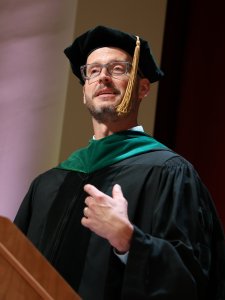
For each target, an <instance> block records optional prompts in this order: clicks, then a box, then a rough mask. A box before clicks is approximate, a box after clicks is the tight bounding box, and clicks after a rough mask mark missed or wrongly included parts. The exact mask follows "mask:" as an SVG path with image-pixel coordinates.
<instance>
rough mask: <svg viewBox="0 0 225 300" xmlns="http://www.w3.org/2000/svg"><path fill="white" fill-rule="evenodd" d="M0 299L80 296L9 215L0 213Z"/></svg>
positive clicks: (71, 299) (70, 298)
mask: <svg viewBox="0 0 225 300" xmlns="http://www.w3.org/2000/svg"><path fill="white" fill-rule="evenodd" d="M0 299H1V300H3V299H4V300H25V299H26V300H27V299H28V300H36V299H46V300H53V299H54V300H55V299H60V300H61V299H63V300H64V299H66V300H81V298H80V297H79V296H78V295H77V294H76V293H75V291H74V290H73V289H72V288H71V287H70V286H69V285H68V284H67V283H66V281H65V280H64V279H63V278H62V277H61V276H60V275H59V273H57V271H56V270H55V269H54V268H53V267H52V266H51V265H50V264H49V262H48V261H47V260H46V259H45V258H44V257H43V256H42V254H41V253H40V252H39V251H38V250H37V249H36V248H35V247H34V246H33V244H32V243H31V242H30V241H29V240H28V239H27V238H26V237H25V236H24V235H23V233H22V232H21V231H20V230H19V229H18V228H17V227H16V225H14V224H13V223H12V222H11V221H10V220H9V219H7V218H5V217H0Z"/></svg>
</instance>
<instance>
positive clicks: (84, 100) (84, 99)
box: [83, 86, 86, 104]
mask: <svg viewBox="0 0 225 300" xmlns="http://www.w3.org/2000/svg"><path fill="white" fill-rule="evenodd" d="M84 90H85V88H84V86H83V103H84V104H86V98H85V91H84Z"/></svg>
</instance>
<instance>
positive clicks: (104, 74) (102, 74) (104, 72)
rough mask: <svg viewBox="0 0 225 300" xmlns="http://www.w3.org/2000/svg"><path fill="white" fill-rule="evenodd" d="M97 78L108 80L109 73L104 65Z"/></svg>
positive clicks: (109, 78) (109, 77)
mask: <svg viewBox="0 0 225 300" xmlns="http://www.w3.org/2000/svg"><path fill="white" fill-rule="evenodd" d="M99 80H100V81H110V80H111V75H110V74H109V72H108V70H107V68H106V66H104V67H103V68H102V69H101V72H100V74H99Z"/></svg>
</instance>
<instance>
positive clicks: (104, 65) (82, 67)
mask: <svg viewBox="0 0 225 300" xmlns="http://www.w3.org/2000/svg"><path fill="white" fill-rule="evenodd" d="M113 63H118V64H119V63H125V66H126V69H125V72H124V73H122V74H111V72H110V71H109V69H108V66H109V65H110V64H113ZM88 65H89V66H90V65H98V66H100V67H101V68H100V71H99V73H98V74H97V75H95V76H94V77H88V76H86V75H85V74H84V69H85V67H87V66H88ZM128 67H131V68H132V64H131V63H130V62H129V61H111V62H109V63H107V64H99V63H92V64H86V65H83V66H81V67H80V71H81V75H82V77H83V79H84V80H91V79H94V78H96V77H98V76H99V75H100V74H101V72H102V69H103V68H106V70H107V72H108V74H109V75H110V76H112V77H114V78H115V76H122V75H126V74H128V73H129V71H130V70H129V68H128ZM131 68H130V69H131Z"/></svg>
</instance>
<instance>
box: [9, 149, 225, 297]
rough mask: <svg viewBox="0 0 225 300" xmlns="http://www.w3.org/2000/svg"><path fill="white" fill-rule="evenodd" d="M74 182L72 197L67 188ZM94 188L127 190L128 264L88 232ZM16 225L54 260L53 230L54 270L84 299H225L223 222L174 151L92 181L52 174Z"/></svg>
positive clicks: (38, 183)
mask: <svg viewBox="0 0 225 300" xmlns="http://www.w3.org/2000/svg"><path fill="white" fill-rule="evenodd" d="M69 182H70V185H71V187H69V188H68V189H69V192H68V191H67V192H66V193H67V197H68V199H67V197H66V198H65V199H64V197H63V194H64V193H63V194H62V190H63V189H64V188H65V187H66V186H67V184H68V183H69ZM87 182H88V183H91V184H94V185H95V186H96V187H97V188H99V189H100V190H101V191H103V192H104V193H106V194H108V195H111V191H112V187H113V185H114V184H115V183H118V184H120V185H121V187H122V190H123V193H124V196H125V198H126V199H127V200H128V215H129V219H130V220H131V222H132V223H133V224H134V226H135V230H134V234H133V238H132V241H131V247H130V251H129V255H128V261H127V264H126V265H124V264H123V263H122V262H121V261H120V260H119V259H118V257H117V256H115V254H114V253H113V252H112V249H111V247H110V245H109V243H108V242H107V241H106V240H105V239H103V238H101V237H98V236H96V235H94V234H92V233H90V232H89V234H90V236H89V237H88V235H87V232H85V231H84V230H83V229H82V228H81V227H80V218H81V210H82V207H83V206H82V203H83V201H84V198H85V194H84V192H83V185H84V184H85V183H87ZM63 186H64V187H63ZM66 189H67V188H66ZM43 190H44V191H43ZM60 194H61V196H59V195H60ZM74 199H76V201H74ZM59 200H60V202H61V203H60V204H59V203H58V204H57V202H58V201H59ZM72 202H73V203H74V204H73V205H72V204H70V203H72ZM62 203H65V204H64V205H65V207H64V205H62ZM78 203H80V204H79V205H80V206H79V205H78ZM61 205H62V206H61ZM70 205H71V206H72V208H71V210H70V213H69V214H68V216H67V217H65V214H64V212H65V211H67V208H66V207H68V206H70ZM56 207H58V208H59V211H57V210H56ZM60 211H61V213H60ZM54 212H55V213H56V214H57V215H58V216H57V218H55V217H54ZM52 216H53V217H52ZM57 219H58V220H59V223H64V225H63V232H62V233H61V237H59V236H58V235H57V234H56V232H57V230H58V225H57ZM15 223H16V224H17V225H18V227H19V228H21V230H22V231H23V232H24V233H25V234H26V235H27V236H28V238H29V239H30V240H31V241H32V242H33V243H34V244H35V245H36V246H37V248H38V249H40V250H41V252H42V253H44V254H45V255H46V257H47V259H50V258H49V257H48V255H49V251H46V250H49V243H50V242H49V240H48V239H47V237H48V236H50V235H49V232H50V231H51V235H52V237H54V238H53V240H54V239H58V238H59V241H60V242H59V243H56V244H55V245H56V249H55V250H54V251H55V253H56V255H55V256H54V266H55V267H56V268H57V269H58V270H59V271H60V273H61V274H62V276H63V277H64V278H65V279H66V280H67V281H68V283H69V284H70V285H71V286H72V287H73V288H74V289H75V290H76V291H77V292H78V293H79V294H80V295H81V297H82V298H83V299H84V300H102V299H105V300H111V299H123V300H132V299H135V300H144V299H149V300H150V299H156V300H162V299H166V300H168V299H171V300H178V299H179V300H180V299H182V300H190V299H192V300H195V299H196V300H197V299H198V300H203V299H204V300H222V299H224V298H223V296H224V294H222V291H223V290H224V287H225V275H224V270H225V258H224V254H225V246H224V235H223V231H222V228H221V226H220V222H219V220H218V217H217V214H216V211H215V209H214V205H213V202H212V200H211V198H210V195H209V194H208V191H207V190H206V188H205V186H204V184H203V183H202V182H201V180H200V178H199V176H198V174H197V173H196V171H195V170H194V169H193V167H192V165H190V164H189V163H188V162H187V161H185V160H184V159H183V158H182V157H180V156H178V155H177V154H175V153H173V152H170V151H167V150H161V151H151V152H148V153H145V154H141V155H137V156H134V157H131V158H128V159H125V160H123V161H121V162H119V163H117V164H114V165H112V166H110V167H107V168H105V169H102V170H99V171H97V172H95V173H92V174H91V175H89V176H84V174H82V173H78V172H73V171H65V170H60V169H52V170H50V171H48V172H46V173H44V174H42V175H41V176H39V177H38V178H37V179H36V180H35V181H34V182H33V184H32V185H31V189H30V190H29V192H28V195H27V196H26V197H25V200H24V202H23V203H22V205H21V208H20V210H19V212H18V214H17V216H16V219H15ZM54 224H55V225H54ZM78 224H79V225H78ZM54 228H55V230H54ZM78 231H79V232H78ZM45 237H46V238H45ZM87 237H88V238H87ZM82 239H84V240H86V243H85V246H84V244H83V242H82ZM52 243H54V241H52V240H51V244H52ZM82 251H83V254H82V255H83V256H81V261H83V263H80V261H79V256H80V253H82ZM222 295H223V296H222Z"/></svg>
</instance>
